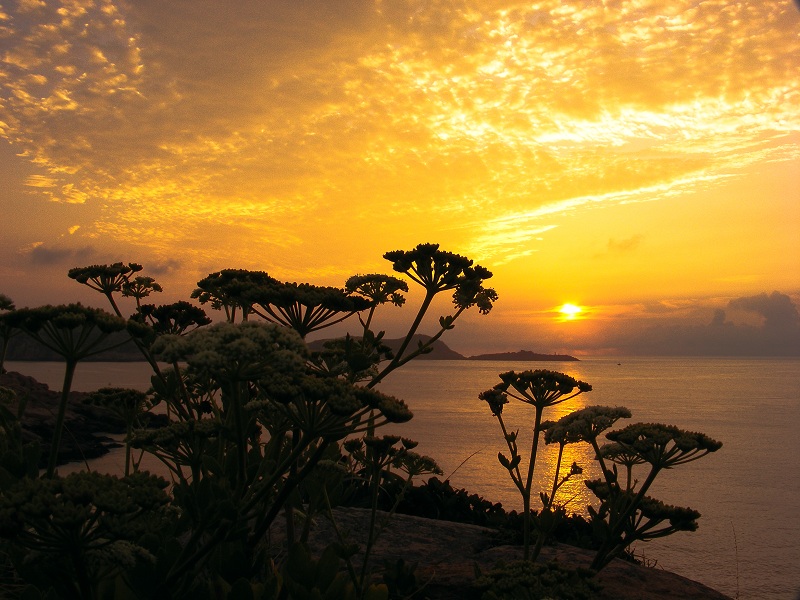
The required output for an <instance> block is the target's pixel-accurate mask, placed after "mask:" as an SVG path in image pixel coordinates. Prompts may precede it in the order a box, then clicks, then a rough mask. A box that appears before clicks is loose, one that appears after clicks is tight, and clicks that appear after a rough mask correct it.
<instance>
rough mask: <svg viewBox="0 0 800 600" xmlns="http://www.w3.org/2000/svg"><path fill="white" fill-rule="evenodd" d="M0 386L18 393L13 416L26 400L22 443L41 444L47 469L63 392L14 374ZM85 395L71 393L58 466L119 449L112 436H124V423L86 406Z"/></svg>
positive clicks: (0, 376)
mask: <svg viewBox="0 0 800 600" xmlns="http://www.w3.org/2000/svg"><path fill="white" fill-rule="evenodd" d="M0 387H5V388H8V389H11V390H13V391H14V393H15V394H16V400H15V401H14V402H12V403H11V404H10V405H8V406H7V408H8V409H9V410H10V411H11V412H12V413H14V414H16V412H17V408H18V406H19V402H20V401H21V400H24V401H25V412H24V414H23V416H22V437H23V441H25V442H38V443H39V444H40V445H41V448H42V454H41V459H40V466H41V467H44V466H46V460H47V456H48V454H49V452H50V442H51V439H52V436H53V427H54V424H55V419H56V412H57V410H58V404H59V402H60V400H61V392H57V391H53V390H51V389H50V388H49V387H48V386H47V385H46V384H44V383H40V382H38V381H37V380H36V379H34V378H33V377H28V376H27V375H22V374H20V373H17V372H15V371H10V372H7V373H3V374H0ZM86 396H87V394H86V393H83V392H70V394H69V396H68V400H67V411H66V414H65V417H64V435H63V436H62V440H61V447H60V449H59V453H58V464H65V463H68V462H73V461H83V460H86V459H90V458H97V457H98V456H103V455H104V454H106V453H108V451H109V450H110V449H112V448H117V447H119V446H120V444H119V443H118V442H117V441H115V440H114V439H113V438H111V437H109V435H114V434H123V433H125V424H124V422H123V421H122V420H121V419H119V418H118V417H116V416H115V415H114V414H113V413H111V412H110V411H108V410H106V409H103V408H100V407H95V406H91V405H89V404H84V403H83V400H84V398H86Z"/></svg>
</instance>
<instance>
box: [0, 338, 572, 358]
mask: <svg viewBox="0 0 800 600" xmlns="http://www.w3.org/2000/svg"><path fill="white" fill-rule="evenodd" d="M127 335H128V334H127V333H124V332H120V333H117V334H113V335H112V336H111V337H110V340H114V341H117V340H121V339H123V338H124V337H126V336H127ZM430 339H431V336H429V335H422V334H417V335H415V336H414V338H413V339H412V340H411V343H410V344H409V346H408V350H409V351H411V350H415V349H416V348H417V346H418V344H419V342H422V343H425V342H427V341H428V340H430ZM325 341H326V340H315V341H313V342H309V343H308V346H309V348H311V349H312V350H316V351H318V350H321V349H322V345H323V344H324V343H325ZM111 343H113V342H110V343H109V345H110V344H111ZM384 343H385V344H386V345H387V346H389V347H390V348H391V349H392V351H394V352H395V353H396V352H397V350H399V349H400V344H402V343H403V338H397V339H390V340H384ZM6 360H34V361H50V360H57V361H60V360H62V359H61V357H60V356H58V355H57V354H56V353H55V352H53V351H52V350H49V349H47V348H45V347H44V346H42V345H41V344H39V343H38V342H36V341H35V340H33V339H32V338H30V337H28V336H26V335H18V336H15V337H13V338H12V339H11V343H10V344H9V346H8V353H7V354H6ZM88 360H94V361H108V362H128V361H139V360H144V358H143V357H142V354H141V352H139V349H138V348H137V347H136V346H135V345H134V344H133V343H132V342H129V343H127V344H124V345H122V346H120V347H118V348H115V349H113V350H110V351H108V352H103V353H101V354H97V355H95V356H92V357H91V358H90V359H88ZM416 360H506V361H513V360H516V361H573V360H578V359H577V358H575V357H573V356H568V355H566V354H537V353H536V352H531V351H529V350H520V351H519V352H501V353H499V354H478V355H477V356H470V357H466V356H464V355H463V354H460V353H459V352H456V351H455V350H453V349H452V348H450V347H449V346H448V345H447V344H445V343H444V342H443V341H441V340H437V341H435V342H434V343H433V351H431V352H430V353H428V354H422V355H420V356H419V357H417V359H416Z"/></svg>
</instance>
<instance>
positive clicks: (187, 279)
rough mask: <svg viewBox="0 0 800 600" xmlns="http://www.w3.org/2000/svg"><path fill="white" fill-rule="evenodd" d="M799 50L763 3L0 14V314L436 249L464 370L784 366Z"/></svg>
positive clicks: (393, 323)
mask: <svg viewBox="0 0 800 600" xmlns="http://www.w3.org/2000/svg"><path fill="white" fill-rule="evenodd" d="M799 56H800V10H798V6H797V5H796V4H794V3H793V2H791V1H790V0H758V1H755V0H753V1H745V0H743V1H739V2H732V1H722V0H703V1H701V0H670V1H666V0H663V1H662V0H591V1H589V0H573V1H571V2H561V1H557V0H539V1H531V0H529V1H527V2H516V1H512V0H483V1H481V0H470V1H467V0H424V1H423V0H397V1H394V0H392V1H389V0H337V1H335V2H331V1H329V0H291V1H289V0H282V1H277V0H237V1H236V2H233V1H229V2H220V1H219V0H216V1H212V0H176V1H172V2H163V1H162V0H135V1H134V0H129V1H123V0H47V1H46V2H45V1H40V0H18V1H15V2H9V1H7V0H0V181H2V182H3V183H2V185H0V293H4V294H5V295H7V296H9V297H11V298H12V299H13V300H14V301H15V303H16V304H17V306H34V305H38V304H44V303H63V302H72V301H82V302H84V303H87V304H92V305H96V306H102V298H101V297H99V296H98V295H96V294H95V295H92V292H91V291H90V290H88V289H85V288H83V287H81V286H79V285H78V284H76V283H75V282H74V281H72V280H69V279H68V278H67V277H66V272H67V270H68V269H69V268H71V267H75V266H84V265H89V264H102V263H111V262H116V261H125V262H128V261H134V262H138V263H141V264H143V265H144V267H145V270H144V271H143V274H147V275H151V276H154V277H156V279H157V280H158V281H159V282H160V283H161V285H162V286H163V287H164V290H165V291H164V292H163V293H162V294H160V295H159V296H158V297H153V298H152V300H153V301H154V302H156V303H166V302H173V301H176V300H178V299H185V298H187V297H188V296H189V294H190V293H191V291H192V290H193V289H194V287H195V283H196V282H197V281H198V280H199V279H201V278H202V277H204V276H205V275H207V274H208V273H210V272H213V271H217V270H220V269H223V268H242V269H255V270H264V271H267V272H268V273H269V274H270V275H272V276H273V277H276V278H278V279H281V280H284V281H306V282H309V283H314V284H319V285H334V286H342V285H343V284H344V281H345V280H346V279H347V278H348V277H349V276H350V275H354V274H357V273H374V272H383V273H388V272H390V270H391V265H390V264H389V263H388V262H386V261H385V260H383V259H382V255H383V253H384V252H386V251H389V250H398V249H402V250H409V249H411V248H413V247H414V246H415V245H417V244H418V243H421V242H435V243H439V244H440V245H441V248H442V249H444V250H448V251H452V252H456V253H458V254H462V255H465V256H468V257H469V258H471V259H473V260H475V261H476V263H478V264H481V265H483V266H485V267H487V268H489V269H490V270H491V271H492V272H493V273H494V277H493V278H492V279H491V280H490V282H489V283H490V284H491V286H492V287H494V288H495V289H496V290H497V292H498V294H499V300H498V302H497V303H496V305H495V308H494V310H493V311H492V312H491V314H489V315H486V316H483V315H478V314H477V312H475V313H474V314H472V313H468V314H466V315H465V316H464V317H462V318H461V319H460V320H459V322H458V325H457V327H456V329H455V330H453V331H452V332H448V334H449V335H448V336H446V337H445V338H444V340H445V341H446V342H447V343H448V344H449V345H450V346H451V347H453V348H454V349H456V350H458V351H460V352H462V353H464V354H474V353H478V352H490V351H491V352H495V351H514V350H520V349H527V350H534V351H539V352H571V353H574V354H577V355H592V354H738V355H749V354H793V355H800V314H799V313H798V307H800V59H798V57H799ZM418 299H419V298H418V294H416V295H415V294H412V295H411V297H410V298H409V302H408V306H407V308H404V309H394V308H384V309H382V311H381V312H380V313H379V315H378V316H379V326H381V327H383V328H384V329H385V330H386V331H387V335H389V336H390V337H391V336H393V335H400V334H401V333H402V332H403V330H404V327H406V326H407V324H408V323H409V322H410V321H411V320H412V318H413V312H414V309H413V307H414V306H415V301H418ZM565 304H571V305H573V306H575V307H577V308H578V309H579V310H580V312H574V311H573V312H572V313H570V312H569V311H566V312H562V310H561V307H563V306H564V305H565ZM448 310H449V309H448V304H447V300H444V301H443V302H442V303H440V304H438V305H436V306H435V307H434V311H433V313H432V317H433V318H432V320H431V321H430V322H428V323H426V324H425V327H424V328H423V329H425V328H426V327H427V330H428V332H429V333H432V332H433V331H434V324H435V322H436V320H437V319H438V316H439V315H441V314H445V313H446V312H448Z"/></svg>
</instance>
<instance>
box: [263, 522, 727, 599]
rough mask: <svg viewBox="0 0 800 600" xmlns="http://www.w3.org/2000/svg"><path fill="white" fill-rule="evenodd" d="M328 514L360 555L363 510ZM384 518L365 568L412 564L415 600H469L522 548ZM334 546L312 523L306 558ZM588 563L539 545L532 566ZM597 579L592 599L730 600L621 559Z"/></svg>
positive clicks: (278, 539)
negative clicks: (479, 583) (482, 579)
mask: <svg viewBox="0 0 800 600" xmlns="http://www.w3.org/2000/svg"><path fill="white" fill-rule="evenodd" d="M333 515H334V519H335V520H336V526H337V528H338V529H339V531H340V532H343V534H344V535H346V536H347V541H348V543H357V544H359V545H360V546H361V548H362V549H363V548H364V546H365V545H366V539H365V538H366V532H367V531H369V515H370V512H369V510H366V509H360V508H337V509H334V511H333ZM386 516H387V515H386V514H385V513H382V514H381V519H382V520H383V521H385V523H386V526H385V528H384V529H383V531H382V533H381V535H380V537H379V538H378V541H377V544H376V545H375V546H374V548H373V551H372V557H371V559H370V561H371V562H370V564H371V565H373V566H374V565H378V566H380V565H382V564H383V562H384V561H389V562H390V563H393V562H396V561H397V560H399V559H403V560H404V561H405V562H406V563H407V564H414V563H416V564H417V569H416V572H415V574H416V578H417V582H418V583H419V584H424V585H425V588H424V591H423V592H421V594H420V597H422V598H428V599H430V600H463V599H468V598H473V597H475V590H474V589H473V588H472V582H473V581H474V579H475V567H476V566H477V567H478V568H479V569H481V571H483V572H486V571H489V570H491V569H492V568H493V567H494V566H495V565H496V564H497V562H498V561H503V562H510V561H513V560H520V559H521V558H522V547H521V546H509V545H498V541H497V532H496V531H495V530H493V529H490V528H487V527H480V526H478V525H467V524H463V523H453V522H449V521H440V520H434V519H425V518H422V517H413V516H408V515H401V514H395V515H393V516H391V518H389V519H387V518H386ZM284 531H285V527H284V522H283V521H280V520H279V521H277V522H276V523H275V524H274V525H273V528H272V532H271V541H272V543H273V544H274V545H275V548H274V549H275V551H276V552H277V551H278V550H279V549H280V548H281V547H282V546H283V544H284V543H285V538H284V537H283V532H284ZM335 541H336V534H335V532H334V529H333V527H332V526H331V524H330V522H329V521H328V519H326V518H324V517H319V518H317V520H316V522H315V523H314V526H313V527H312V528H311V537H310V539H309V543H310V547H311V553H312V555H316V556H319V555H321V553H322V551H323V550H324V548H325V547H326V546H327V545H329V544H331V543H333V542H335ZM592 557H593V553H592V552H591V551H590V550H583V549H581V548H575V547H573V546H568V545H565V544H558V545H555V546H547V547H545V548H544V549H543V550H542V555H541V557H540V559H539V560H543V561H549V560H557V561H558V562H559V563H560V564H562V565H568V566H576V567H578V566H580V567H585V566H587V565H589V564H590V563H591V561H592ZM356 558H358V557H356ZM596 580H597V581H598V583H600V584H601V585H602V588H603V589H602V591H601V592H600V593H599V594H598V596H597V600H730V598H729V597H728V596H726V595H724V594H722V593H720V592H717V591H716V590H713V589H711V588H709V587H707V586H705V585H703V584H701V583H698V582H696V581H692V580H690V579H686V578H685V577H681V576H680V575H676V574H675V573H671V572H669V571H665V570H662V569H658V568H651V567H644V566H641V565H637V564H633V563H629V562H625V561H622V560H614V561H612V563H611V564H610V565H609V566H608V567H606V568H605V569H604V570H603V571H601V572H600V573H599V574H598V575H597V579H596Z"/></svg>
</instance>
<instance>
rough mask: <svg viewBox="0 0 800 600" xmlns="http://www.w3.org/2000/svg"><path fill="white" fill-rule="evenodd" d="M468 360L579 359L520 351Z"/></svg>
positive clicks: (481, 355)
mask: <svg viewBox="0 0 800 600" xmlns="http://www.w3.org/2000/svg"><path fill="white" fill-rule="evenodd" d="M468 360H505V361H510V360H520V361H532V362H533V361H577V360H578V359H577V358H575V357H574V356H570V355H569V354H539V353H538V352H531V351H530V350H519V351H517V352H498V353H495V354H478V355H477V356H470V357H469V359H468Z"/></svg>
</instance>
